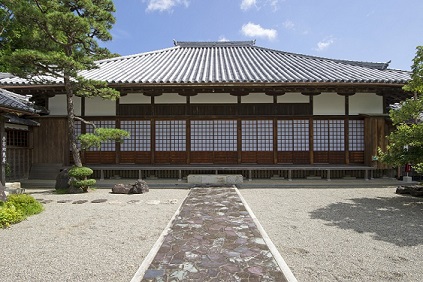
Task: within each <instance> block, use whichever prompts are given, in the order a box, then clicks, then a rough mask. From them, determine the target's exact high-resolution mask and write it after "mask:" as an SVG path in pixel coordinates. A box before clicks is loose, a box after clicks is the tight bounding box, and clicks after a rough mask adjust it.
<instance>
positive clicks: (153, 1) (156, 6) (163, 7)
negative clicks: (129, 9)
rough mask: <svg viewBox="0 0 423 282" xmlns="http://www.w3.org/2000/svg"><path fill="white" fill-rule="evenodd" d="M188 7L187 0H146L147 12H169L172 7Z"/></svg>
mask: <svg viewBox="0 0 423 282" xmlns="http://www.w3.org/2000/svg"><path fill="white" fill-rule="evenodd" d="M177 5H184V6H185V7H188V6H189V0H148V6H147V11H160V12H163V11H169V10H171V9H172V8H173V7H174V6H177Z"/></svg>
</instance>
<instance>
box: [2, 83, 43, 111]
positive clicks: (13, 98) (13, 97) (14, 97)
mask: <svg viewBox="0 0 423 282" xmlns="http://www.w3.org/2000/svg"><path fill="white" fill-rule="evenodd" d="M0 108H2V109H0V112H19V113H24V114H32V115H36V114H37V113H38V111H37V109H36V108H35V105H34V104H33V103H32V102H29V101H28V100H27V99H26V98H25V97H24V96H22V95H18V94H15V93H13V92H10V91H7V90H5V89H1V88H0Z"/></svg>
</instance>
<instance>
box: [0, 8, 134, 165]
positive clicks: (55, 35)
mask: <svg viewBox="0 0 423 282" xmlns="http://www.w3.org/2000/svg"><path fill="white" fill-rule="evenodd" d="M0 11H1V13H0V21H1V22H0V29H1V32H2V33H1V34H0V47H1V48H2V54H3V55H1V56H0V60H1V61H2V63H3V64H2V65H3V67H5V68H6V69H7V71H8V72H10V73H12V74H14V75H17V76H19V77H22V78H26V79H28V80H32V81H34V82H36V83H46V84H48V83H51V82H53V81H54V82H59V83H62V84H63V86H64V89H65V93H66V97H67V99H66V101H67V115H68V138H69V143H70V144H71V151H72V157H73V160H74V163H75V165H76V166H78V167H81V166H82V162H81V158H80V155H79V150H78V147H77V142H76V136H75V120H76V119H79V120H82V119H81V118H80V117H77V116H75V113H74V104H73V99H74V97H75V96H80V97H95V96H97V97H102V98H104V99H111V100H115V99H117V98H118V97H119V92H118V91H116V90H114V89H112V88H109V87H107V84H106V83H105V82H102V81H93V80H87V79H85V78H83V77H81V76H79V73H80V71H82V70H89V69H93V68H96V64H95V60H98V59H102V58H107V57H111V56H112V54H111V53H110V52H109V50H107V49H106V48H102V47H100V46H99V44H98V41H108V40H110V39H111V35H110V32H109V30H110V29H111V27H112V25H113V24H114V23H115V18H114V16H113V12H114V11H115V7H114V4H113V1H111V0H65V1H64V0H3V1H2V3H1V5H0ZM82 121H84V120H82ZM84 122H85V121H84ZM105 132H106V133H108V134H110V135H108V136H106V137H105V136H104V134H105V133H104V131H103V132H102V133H101V134H94V139H95V138H97V140H96V142H98V140H99V139H100V141H102V140H104V139H105V138H106V139H107V138H109V137H110V138H109V139H114V140H117V141H120V140H121V139H122V138H124V137H125V136H128V133H127V132H125V131H122V130H107V131H105ZM106 135H107V134H106ZM91 139H93V138H91ZM86 147H88V145H86Z"/></svg>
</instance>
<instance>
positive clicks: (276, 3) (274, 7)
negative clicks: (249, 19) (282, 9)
mask: <svg viewBox="0 0 423 282" xmlns="http://www.w3.org/2000/svg"><path fill="white" fill-rule="evenodd" d="M269 4H270V6H271V7H272V10H273V12H276V11H277V10H279V0H270V1H269Z"/></svg>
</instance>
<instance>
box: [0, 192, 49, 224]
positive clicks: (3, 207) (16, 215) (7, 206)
mask: <svg viewBox="0 0 423 282" xmlns="http://www.w3.org/2000/svg"><path fill="white" fill-rule="evenodd" d="M43 209H44V208H43V205H42V204H41V203H39V202H38V201H37V200H35V199H34V198H33V197H31V196H29V195H26V194H13V195H9V197H8V199H7V201H6V202H0V228H4V227H8V226H10V224H13V223H18V222H21V221H22V220H24V219H25V218H27V217H28V216H30V215H34V214H38V213H40V212H42V211H43Z"/></svg>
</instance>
